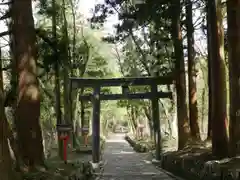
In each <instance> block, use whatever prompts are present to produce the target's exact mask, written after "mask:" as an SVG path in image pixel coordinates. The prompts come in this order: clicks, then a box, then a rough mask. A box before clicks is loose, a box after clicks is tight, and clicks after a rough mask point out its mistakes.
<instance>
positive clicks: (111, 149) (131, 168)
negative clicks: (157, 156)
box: [99, 134, 174, 180]
mask: <svg viewBox="0 0 240 180" xmlns="http://www.w3.org/2000/svg"><path fill="white" fill-rule="evenodd" d="M103 160H104V161H105V165H104V172H103V174H102V176H101V178H99V179H101V180H132V179H134V180H155V179H156V180H173V179H174V178H172V177H170V176H169V175H167V174H166V173H164V172H162V171H161V170H158V169H157V168H156V167H155V166H154V165H152V164H151V161H148V160H149V158H148V154H145V153H141V154H139V153H136V152H134V151H133V149H132V148H131V147H130V146H129V144H128V143H127V142H126V141H125V140H124V135H119V134H116V135H112V136H111V138H110V139H109V140H107V141H106V145H105V152H104V154H103Z"/></svg>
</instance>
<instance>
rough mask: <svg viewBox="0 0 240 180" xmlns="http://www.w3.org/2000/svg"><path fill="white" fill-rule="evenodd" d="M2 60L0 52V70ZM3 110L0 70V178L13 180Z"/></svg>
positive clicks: (1, 75) (0, 75)
mask: <svg viewBox="0 0 240 180" xmlns="http://www.w3.org/2000/svg"><path fill="white" fill-rule="evenodd" d="M0 51H1V50H0ZM1 69H2V60H1V52H0V70H1ZM7 126H8V125H7V121H6V115H5V111H4V92H3V74H2V71H0V132H1V133H0V177H1V180H13V179H14V177H13V164H12V159H11V155H10V150H9V145H8V129H7V128H6V127H7Z"/></svg>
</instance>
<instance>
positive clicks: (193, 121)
mask: <svg viewBox="0 0 240 180" xmlns="http://www.w3.org/2000/svg"><path fill="white" fill-rule="evenodd" d="M186 3H187V4H186V27H187V44H188V47H187V49H188V87H189V92H188V94H189V121H190V130H191V137H192V138H193V139H194V140H198V141H199V140H201V137H200V130H199V122H198V108H197V86H196V73H197V72H196V71H197V70H196V62H195V50H194V27H193V17H192V1H191V0H187V1H186Z"/></svg>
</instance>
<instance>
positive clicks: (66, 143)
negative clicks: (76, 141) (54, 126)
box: [60, 135, 69, 163]
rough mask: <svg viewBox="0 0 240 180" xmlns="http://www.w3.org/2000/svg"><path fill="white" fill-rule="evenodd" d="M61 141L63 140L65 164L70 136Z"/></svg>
mask: <svg viewBox="0 0 240 180" xmlns="http://www.w3.org/2000/svg"><path fill="white" fill-rule="evenodd" d="M60 139H62V140H63V160H64V162H65V163H67V145H68V139H69V135H66V136H63V137H60Z"/></svg>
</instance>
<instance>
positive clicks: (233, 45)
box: [227, 0, 240, 156]
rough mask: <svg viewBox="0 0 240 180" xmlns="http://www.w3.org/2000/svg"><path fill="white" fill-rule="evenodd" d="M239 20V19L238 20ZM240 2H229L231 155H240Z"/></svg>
mask: <svg viewBox="0 0 240 180" xmlns="http://www.w3.org/2000/svg"><path fill="white" fill-rule="evenodd" d="M238 18H239V19H238ZM239 20H240V0H231V1H227V22H228V62H229V85H230V87H229V89H230V122H229V135H230V148H229V150H230V154H231V155H232V156H236V155H237V154H239V153H240V151H239V150H240V149H239V142H240V136H239V135H240V104H239V100H240V84H239V80H240V61H239V59H240V21H239Z"/></svg>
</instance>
